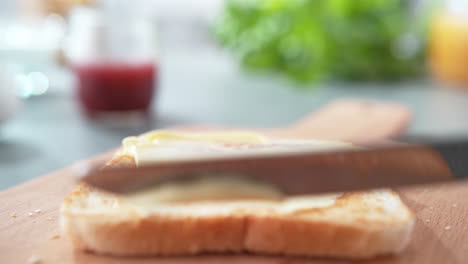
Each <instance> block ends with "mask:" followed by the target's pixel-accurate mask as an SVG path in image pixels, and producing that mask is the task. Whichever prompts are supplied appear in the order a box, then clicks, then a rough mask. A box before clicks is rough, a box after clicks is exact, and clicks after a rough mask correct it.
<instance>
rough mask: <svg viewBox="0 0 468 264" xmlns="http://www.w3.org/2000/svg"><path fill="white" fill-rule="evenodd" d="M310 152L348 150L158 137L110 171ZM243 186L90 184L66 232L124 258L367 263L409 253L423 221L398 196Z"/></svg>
mask: <svg viewBox="0 0 468 264" xmlns="http://www.w3.org/2000/svg"><path fill="white" fill-rule="evenodd" d="M167 142H170V144H167ZM194 142H196V144H192V143H194ZM173 143H175V144H173ZM306 145H307V146H309V147H310V146H312V147H313V148H317V147H319V148H328V147H336V146H337V145H340V144H339V143H336V142H318V141H300V142H299V141H293V140H291V141H288V140H270V139H266V138H263V137H261V136H257V135H255V134H245V133H244V134H242V133H240V134H239V133H237V134H236V133H227V134H222V133H221V134H216V135H214V134H196V135H195V134H172V133H166V132H152V133H149V134H144V135H142V136H140V137H132V138H129V139H126V140H124V147H123V148H122V150H121V151H119V152H118V153H117V154H116V155H115V156H114V158H113V159H112V160H111V161H109V163H108V164H107V165H106V167H131V166H138V164H141V163H142V162H143V161H144V162H150V161H151V157H153V158H156V157H159V158H171V159H176V158H180V157H181V156H184V158H200V157H201V156H206V155H208V156H209V154H210V153H217V154H218V155H219V154H220V153H225V152H229V153H231V152H234V153H238V152H240V153H244V152H248V151H250V150H251V149H257V150H258V149H261V151H270V150H272V149H274V151H279V150H278V149H281V151H284V149H288V148H289V149H297V148H300V147H304V146H306ZM186 146H190V147H188V148H187V147H186ZM278 146H279V147H278ZM200 147H201V149H200ZM205 147H207V148H205ZM155 149H158V150H161V151H155ZM198 150H200V151H198ZM160 152H162V153H160ZM150 153H152V154H150ZM164 153H168V156H164V155H163V154H164ZM177 153H179V154H177ZM161 155H163V156H161ZM241 181H242V180H238V179H226V180H225V179H220V178H216V176H215V175H214V176H212V177H208V178H206V179H201V180H199V181H194V182H190V183H187V182H183V183H168V184H166V185H164V186H159V187H158V189H155V190H152V191H151V192H148V193H142V194H139V195H133V196H125V197H124V196H116V195H113V194H109V193H104V192H101V191H98V190H95V189H92V188H90V187H89V186H86V185H80V186H78V187H77V188H76V189H75V191H73V192H72V193H71V194H70V195H69V196H68V197H67V198H66V199H65V201H64V202H63V204H62V208H61V216H62V228H63V231H64V232H65V233H66V234H67V235H68V237H70V239H71V241H72V243H73V245H74V247H76V248H78V249H83V250H88V251H92V252H96V253H102V254H111V255H120V256H165V255H190V254H198V253H204V252H251V253H261V254H278V255H294V256H318V257H333V258H355V259H357V258H371V257H374V256H377V255H384V254H394V253H399V252H401V251H402V250H403V249H404V248H405V247H406V246H407V245H408V243H409V240H410V238H411V233H412V229H413V225H414V216H413V214H412V213H411V212H410V210H409V209H408V208H407V207H406V206H405V205H404V204H403V203H402V202H401V200H400V198H399V197H398V195H397V194H396V193H394V192H392V191H390V190H375V191H369V192H353V193H345V194H329V195H320V196H300V197H284V196H282V194H281V193H280V192H278V190H275V189H274V188H273V187H270V186H256V185H255V184H258V183H250V182H241ZM207 194H209V195H207Z"/></svg>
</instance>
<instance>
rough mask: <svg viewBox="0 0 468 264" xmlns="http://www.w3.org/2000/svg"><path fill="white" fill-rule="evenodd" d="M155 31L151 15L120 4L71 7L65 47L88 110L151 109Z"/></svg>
mask: <svg viewBox="0 0 468 264" xmlns="http://www.w3.org/2000/svg"><path fill="white" fill-rule="evenodd" d="M115 3H117V2H115ZM154 31H155V29H154V27H153V25H152V23H151V19H149V18H148V17H145V16H142V15H141V14H140V15H133V14H132V12H131V11H130V10H128V9H126V8H125V7H123V6H122V5H112V6H99V7H94V8H78V9H75V10H73V12H72V13H71V16H70V34H69V37H68V39H67V45H66V50H65V51H66V56H67V59H68V62H69V64H70V66H71V69H72V71H73V73H74V75H75V77H76V84H75V86H76V89H75V95H76V98H77V99H78V101H79V105H80V106H81V108H82V109H83V110H84V112H85V113H87V114H88V115H91V116H93V115H100V116H102V115H103V114H112V115H115V114H117V115H118V114H122V113H128V112H140V113H147V112H148V111H149V109H150V106H151V102H152V100H153V97H154V93H155V88H156V81H157V75H158V71H157V64H156V56H155V45H154V44H155V43H154Z"/></svg>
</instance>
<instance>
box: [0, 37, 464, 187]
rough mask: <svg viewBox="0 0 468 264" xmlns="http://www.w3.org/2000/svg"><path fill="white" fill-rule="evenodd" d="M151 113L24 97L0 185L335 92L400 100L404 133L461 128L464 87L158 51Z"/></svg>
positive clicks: (208, 52) (312, 105)
mask: <svg viewBox="0 0 468 264" xmlns="http://www.w3.org/2000/svg"><path fill="white" fill-rule="evenodd" d="M161 53H162V54H163V55H164V56H161V59H160V62H161V63H160V64H161V65H162V68H161V69H160V72H159V78H160V82H159V89H158V94H157V99H156V100H155V102H154V104H153V111H152V113H153V115H152V116H151V117H150V118H148V119H147V120H145V121H144V122H137V123H135V124H133V125H123V124H121V125H118V124H104V123H100V122H97V121H95V120H89V119H87V118H85V117H84V116H82V115H81V113H80V111H79V109H78V107H77V105H76V102H75V100H74V98H73V96H72V91H71V87H62V89H61V90H59V91H55V92H50V93H48V94H45V95H43V96H39V97H35V98H31V99H28V100H27V101H26V102H25V104H24V105H23V108H22V110H21V111H20V112H19V113H18V114H17V115H16V116H15V118H13V119H12V120H11V121H9V122H7V123H6V124H5V125H3V126H2V127H1V128H0V131H1V133H0V190H1V189H5V188H7V187H10V186H13V185H15V184H19V183H21V182H25V181H27V180H29V179H32V178H34V177H36V176H39V175H41V174H44V173H46V172H49V171H52V170H56V169H59V168H62V167H65V166H67V165H70V164H71V163H73V162H75V161H76V160H78V159H84V158H86V157H89V156H91V155H94V154H97V153H100V152H103V151H106V150H109V149H111V148H115V147H117V146H118V145H119V144H120V141H121V139H122V138H123V137H125V136H128V135H133V134H138V133H142V132H145V131H147V130H150V129H153V128H161V127H167V126H172V125H177V124H186V123H211V124H213V123H215V124H222V125H232V126H245V127H277V126H282V125H285V124H287V123H289V122H292V121H294V120H297V119H299V118H301V117H302V116H304V115H306V114H308V113H310V112H311V111H313V110H315V109H317V108H318V107H320V106H322V105H324V104H326V103H327V102H329V101H331V100H334V99H338V98H349V97H351V98H367V99H376V100H386V101H394V102H399V103H402V104H406V105H408V106H409V107H410V108H411V109H412V111H413V122H412V124H411V126H410V128H409V130H408V135H421V134H423V135H435V136H444V135H452V134H468V122H466V119H465V118H464V117H466V115H467V114H468V93H464V92H459V91H453V90H448V89H440V87H438V86H439V85H437V84H434V83H431V82H429V81H418V82H405V83H393V84H369V83H368V84H358V83H353V84H349V83H334V84H326V85H320V86H318V87H316V89H315V90H307V91H306V90H304V89H302V90H301V87H300V86H298V85H296V84H293V83H289V82H288V81H285V80H282V79H280V78H278V77H271V76H261V75H260V76H259V75H255V76H254V75H251V74H248V73H244V72H242V71H241V70H239V69H238V67H237V66H235V63H234V62H233V60H232V58H229V56H228V55H226V54H225V53H224V52H223V51H220V50H218V49H213V47H209V48H200V47H199V46H196V45H195V46H194V47H192V48H189V49H184V50H183V51H181V49H177V48H174V47H171V48H165V49H162V52H161Z"/></svg>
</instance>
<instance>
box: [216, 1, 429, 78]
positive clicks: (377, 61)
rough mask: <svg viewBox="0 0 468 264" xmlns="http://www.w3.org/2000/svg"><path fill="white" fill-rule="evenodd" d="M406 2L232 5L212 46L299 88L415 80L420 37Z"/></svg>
mask: <svg viewBox="0 0 468 264" xmlns="http://www.w3.org/2000/svg"><path fill="white" fill-rule="evenodd" d="M407 5H408V1H405V0H231V1H228V2H227V3H226V6H225V9H224V12H223V14H222V16H221V17H220V19H219V21H218V23H217V24H216V25H215V33H216V36H217V39H218V40H219V41H220V43H221V44H222V45H224V46H225V47H227V48H228V49H230V50H232V51H233V52H234V53H235V54H236V55H238V56H239V57H240V60H241V62H242V65H243V66H245V67H246V68H247V69H253V70H258V69H260V70H270V71H275V72H280V73H283V74H285V75H287V76H288V77H290V78H292V79H294V80H297V81H313V80H322V79H346V80H395V79H402V78H407V77H413V76H416V75H418V74H420V73H421V72H422V70H423V68H424V67H422V65H423V62H424V56H423V54H424V48H423V46H424V45H422V44H421V38H419V37H418V36H416V35H415V34H414V33H411V31H410V30H409V27H410V25H411V23H410V21H411V18H410V15H409V14H408V12H407V10H408V6H407Z"/></svg>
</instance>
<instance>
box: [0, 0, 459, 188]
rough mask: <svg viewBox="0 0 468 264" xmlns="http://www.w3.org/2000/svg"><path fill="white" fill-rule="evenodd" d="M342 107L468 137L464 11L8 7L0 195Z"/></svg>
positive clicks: (2, 22)
mask: <svg viewBox="0 0 468 264" xmlns="http://www.w3.org/2000/svg"><path fill="white" fill-rule="evenodd" d="M125 85H127V86H129V87H132V89H131V91H129V90H128V89H126V87H125ZM339 98H364V99H375V100H384V101H391V102H397V103H401V104H404V105H407V106H408V107H410V108H411V111H412V114H413V121H412V123H411V126H410V127H409V130H408V132H407V136H415V135H425V136H450V135H461V134H468V119H467V116H468V1H466V0H445V1H444V0H309V1H308V0H244V1H240V0H231V1H229V0H227V1H225V0H198V1H190V0H172V1H162V0H161V1H156V0H154V1H152V0H134V1H125V0H108V1H102V0H101V1H98V0H2V1H0V189H4V188H7V187H10V186H13V185H15V184H18V183H21V182H24V181H26V180H28V179H32V178H34V177H36V176H39V175H41V174H44V173H47V172H50V171H52V170H55V169H59V168H61V167H64V166H68V165H70V164H71V163H73V162H75V161H77V160H79V159H84V158H87V157H89V156H92V155H95V154H98V153H101V152H103V151H106V150H109V149H112V148H115V147H117V146H118V145H119V144H120V141H121V140H122V138H124V137H125V136H128V135H134V134H139V133H142V132H145V131H147V130H150V129H154V128H162V127H168V126H174V125H180V124H199V123H203V124H218V125H229V126H241V127H275V126H282V125H286V124H288V123H290V122H292V121H295V120H297V119H299V118H301V117H303V116H304V115H306V114H308V113H310V112H312V111H313V110H316V109H318V108H319V107H320V106H323V105H324V104H326V103H327V102H330V101H332V100H334V99H339Z"/></svg>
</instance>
